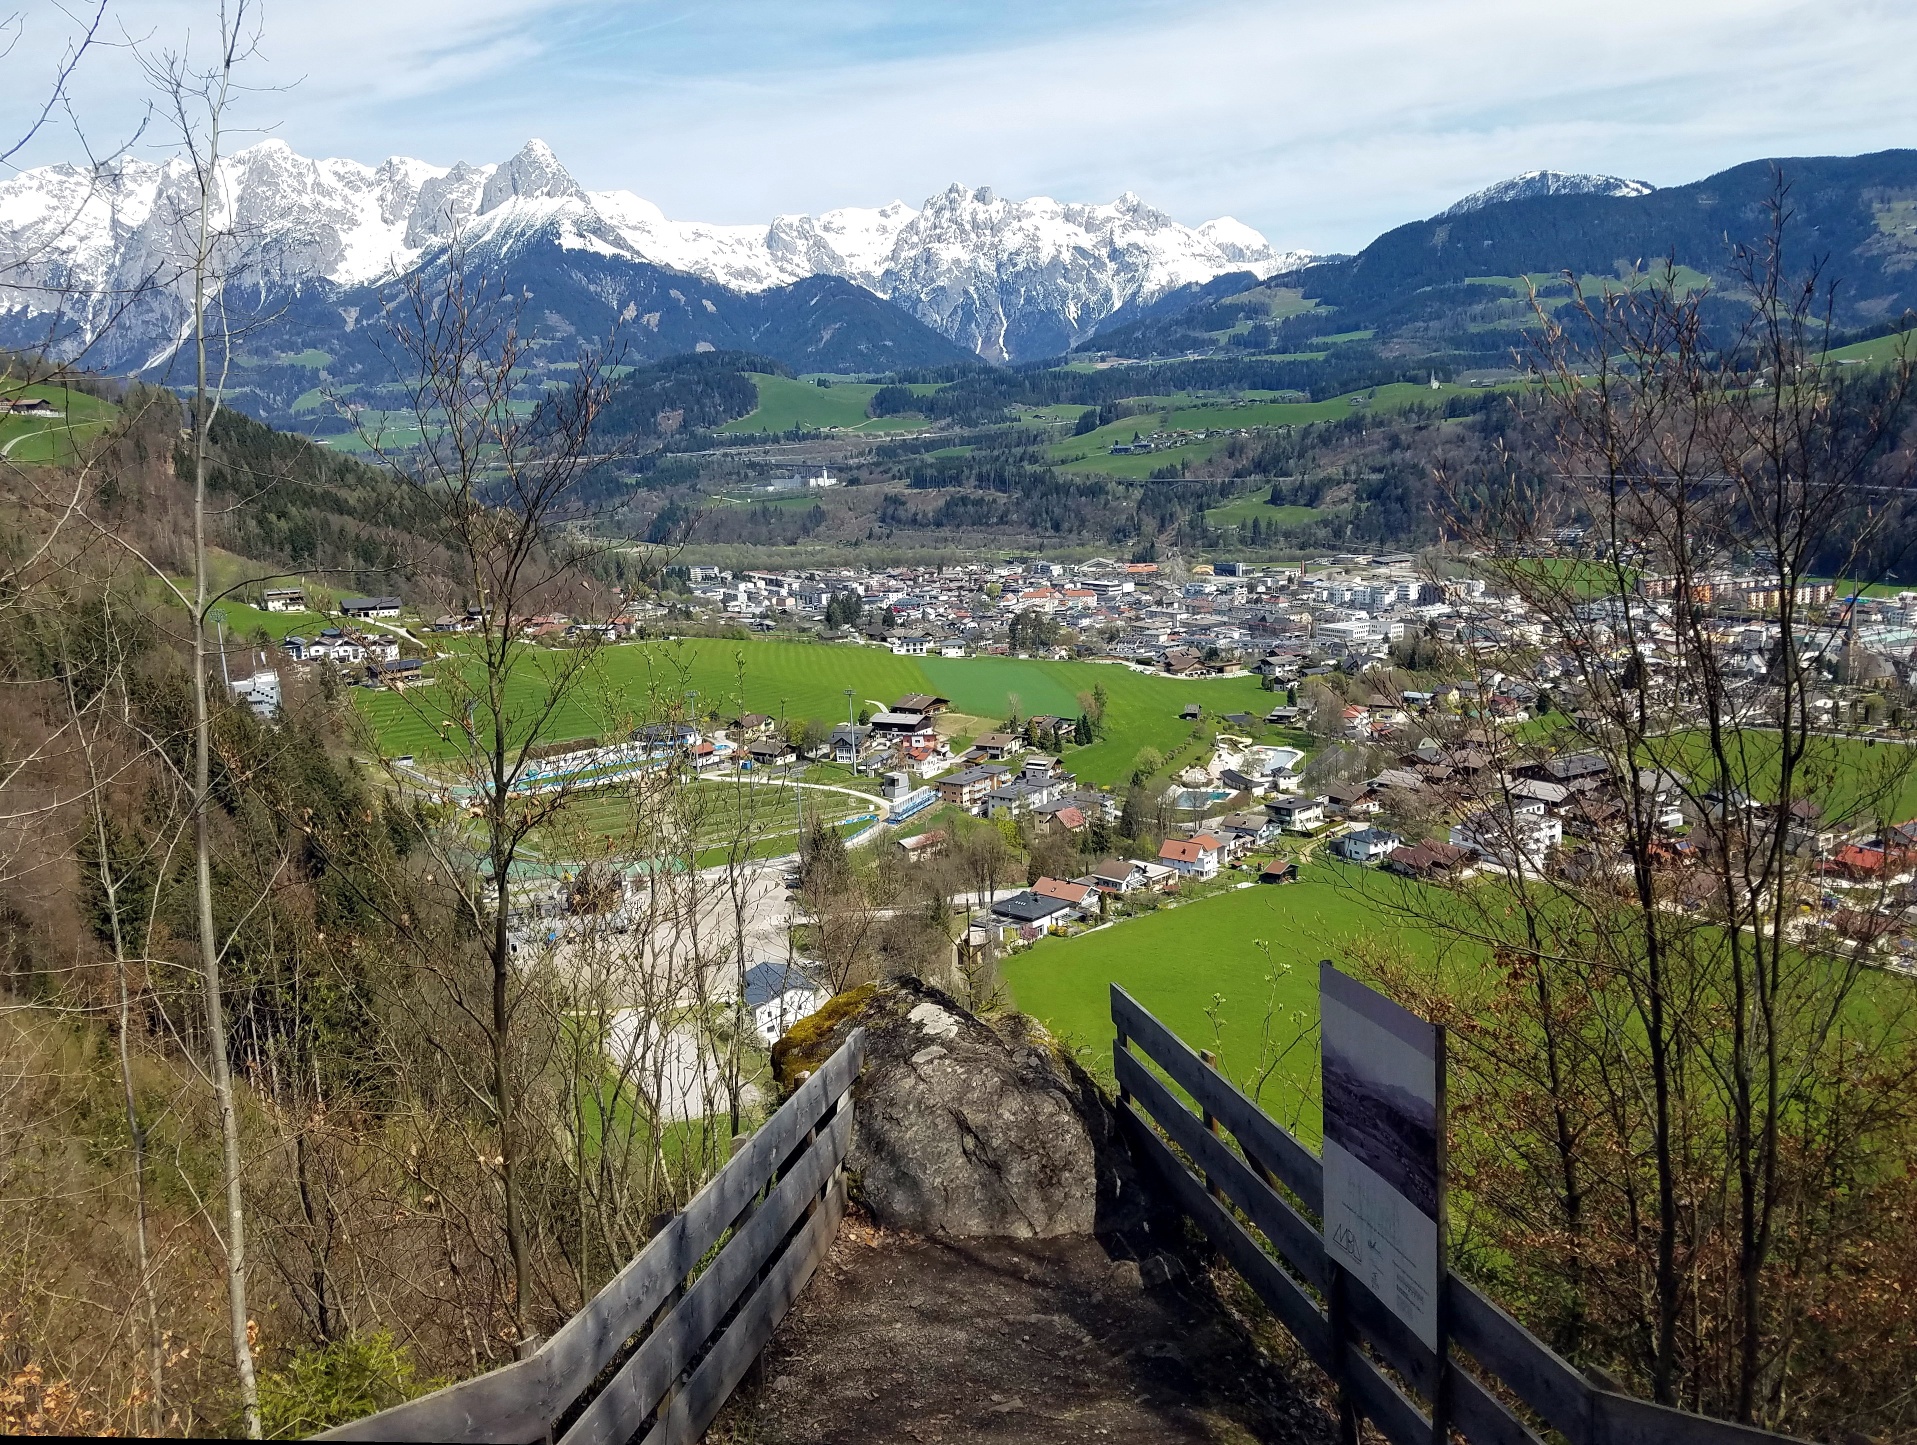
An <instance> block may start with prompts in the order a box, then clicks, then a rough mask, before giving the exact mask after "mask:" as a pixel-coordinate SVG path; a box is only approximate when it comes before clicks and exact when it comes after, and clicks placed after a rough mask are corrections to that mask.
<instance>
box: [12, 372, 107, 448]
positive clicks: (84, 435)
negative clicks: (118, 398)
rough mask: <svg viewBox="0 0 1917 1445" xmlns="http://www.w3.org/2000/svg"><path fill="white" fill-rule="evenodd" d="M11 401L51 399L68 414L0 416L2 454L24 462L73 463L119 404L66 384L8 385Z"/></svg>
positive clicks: (46, 400)
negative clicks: (73, 388)
mask: <svg viewBox="0 0 1917 1445" xmlns="http://www.w3.org/2000/svg"><path fill="white" fill-rule="evenodd" d="M4 395H5V397H6V399H7V400H8V401H45V402H51V403H52V404H53V405H54V406H55V407H57V408H58V409H59V410H60V411H62V412H64V413H65V415H64V416H57V417H36V416H9V417H4V418H0V455H3V456H4V457H5V459H6V460H7V461H10V462H20V463H23V464H39V465H45V464H47V463H55V464H58V465H61V466H67V465H71V464H72V463H73V462H75V461H77V460H78V459H79V457H80V453H81V449H82V447H83V446H84V445H85V444H86V443H87V442H89V441H91V440H93V439H94V438H95V437H97V436H99V435H100V434H101V433H102V432H104V431H105V430H106V429H107V428H108V427H109V426H110V425H112V422H113V418H114V417H115V416H117V415H118V414H119V408H117V407H115V406H114V405H113V403H112V402H108V401H101V400H100V398H98V397H97V396H88V395H87V394H86V393H85V392H83V391H70V390H68V389H67V388H66V387H64V386H23V387H20V388H19V389H18V390H15V389H14V388H12V387H8V388H7V389H6V390H5V392H4Z"/></svg>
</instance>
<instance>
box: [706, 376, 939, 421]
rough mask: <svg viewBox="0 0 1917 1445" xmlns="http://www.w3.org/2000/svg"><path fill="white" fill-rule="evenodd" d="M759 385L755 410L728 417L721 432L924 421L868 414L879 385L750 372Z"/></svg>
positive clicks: (754, 383) (755, 384)
mask: <svg viewBox="0 0 1917 1445" xmlns="http://www.w3.org/2000/svg"><path fill="white" fill-rule="evenodd" d="M747 374H748V375H749V376H751V378H752V384H753V385H754V386H756V387H757V388H758V389H759V405H758V407H757V409H756V410H754V411H752V412H751V413H749V414H748V415H746V416H742V417H740V418H739V419H738V420H736V421H729V422H727V423H726V424H725V425H724V426H722V427H720V428H719V430H720V431H722V432H782V431H790V430H791V429H792V428H793V427H795V426H802V427H807V428H810V429H813V430H823V429H824V428H826V427H842V428H844V429H845V430H847V431H863V432H885V431H917V430H918V429H919V428H920V427H922V426H924V425H925V419H924V418H923V417H919V416H882V417H869V416H867V415H866V414H865V409H866V407H867V406H869V405H870V404H871V401H872V394H873V393H874V392H875V391H877V390H878V387H876V386H871V385H865V384H862V383H858V382H837V383H834V384H833V385H831V386H819V385H817V384H815V383H813V382H810V381H796V380H794V379H793V378H792V377H789V376H767V375H765V374H763V373H761V372H756V371H754V372H749V373H747Z"/></svg>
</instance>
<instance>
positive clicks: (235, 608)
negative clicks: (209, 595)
mask: <svg viewBox="0 0 1917 1445" xmlns="http://www.w3.org/2000/svg"><path fill="white" fill-rule="evenodd" d="M307 595H308V596H311V595H312V593H311V590H310V589H309V591H308V593H307ZM349 595H350V594H349ZM219 610H220V611H221V612H224V613H225V614H226V636H227V640H228V641H229V642H230V641H232V640H233V639H234V638H248V637H251V636H253V635H254V633H256V632H260V631H264V632H265V633H266V635H267V636H268V637H270V638H272V639H273V640H274V641H275V642H279V641H282V640H283V639H285V638H288V637H291V636H292V635H293V634H294V633H298V634H299V635H300V636H301V637H311V636H312V635H313V634H314V633H316V632H318V631H319V630H320V629H321V628H324V627H338V626H340V625H341V623H342V619H341V618H339V617H337V616H330V617H329V616H328V615H326V614H325V613H323V612H268V611H265V610H264V609H263V608H259V607H254V606H251V605H250V604H248V603H245V602H222V603H220V604H219ZM356 625H357V624H356Z"/></svg>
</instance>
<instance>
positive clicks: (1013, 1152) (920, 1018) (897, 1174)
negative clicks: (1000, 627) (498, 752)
mask: <svg viewBox="0 0 1917 1445" xmlns="http://www.w3.org/2000/svg"><path fill="white" fill-rule="evenodd" d="M858 1027H863V1028H864V1029H865V1031H866V1062H865V1072H864V1074H863V1075H862V1076H861V1077H860V1079H859V1082H858V1084H857V1085H856V1086H855V1088H854V1090H853V1110H854V1113H853V1130H852V1146H851V1150H850V1153H849V1154H848V1156H847V1160H846V1163H847V1167H848V1169H849V1170H850V1172H851V1175H852V1179H853V1187H854V1191H855V1193H856V1195H857V1196H858V1197H859V1198H860V1199H861V1200H862V1202H863V1203H864V1205H865V1207H866V1208H867V1209H868V1210H870V1211H871V1213H872V1215H873V1217H874V1218H875V1219H876V1220H877V1221H878V1222H879V1223H880V1224H882V1225H885V1226H887V1227H890V1228H894V1229H902V1230H908V1231H911V1232H913V1233H918V1234H930V1235H939V1236H943V1237H946V1238H976V1237H1001V1238H1015V1239H1033V1238H1050V1237H1055V1236H1060V1235H1075V1234H1092V1233H1106V1232H1110V1231H1113V1230H1117V1229H1123V1228H1129V1227H1131V1226H1133V1225H1136V1224H1137V1223H1139V1222H1140V1221H1141V1220H1142V1219H1143V1217H1144V1215H1145V1213H1146V1208H1145V1200H1144V1197H1143V1194H1142V1192H1141V1189H1140V1185H1139V1182H1138V1178H1137V1175H1136V1174H1135V1173H1134V1171H1133V1169H1132V1166H1131V1163H1130V1160H1129V1159H1128V1158H1127V1157H1126V1154H1125V1151H1124V1146H1123V1144H1122V1142H1121V1141H1120V1140H1119V1137H1118V1132H1117V1121H1116V1119H1115V1118H1114V1116H1113V1114H1112V1111H1111V1108H1110V1106H1109V1105H1108V1104H1107V1103H1106V1102H1105V1099H1104V1097H1103V1096H1102V1095H1101V1094H1100V1092H1099V1090H1098V1086H1097V1085H1096V1084H1095V1083H1094V1082H1093V1081H1092V1079H1091V1078H1090V1076H1089V1075H1087V1074H1086V1073H1085V1071H1084V1070H1083V1069H1082V1068H1080V1067H1079V1066H1078V1064H1077V1063H1076V1062H1074V1061H1073V1060H1072V1059H1071V1058H1070V1057H1069V1056H1068V1055H1067V1054H1066V1053H1065V1052H1064V1051H1063V1050H1062V1049H1061V1048H1060V1047H1059V1045H1058V1043H1057V1042H1056V1041H1055V1040H1054V1039H1052V1038H1051V1036H1050V1035H1049V1034H1047V1033H1046V1032H1045V1031H1044V1029H1043V1028H1042V1027H1040V1026H1039V1025H1038V1024H1037V1023H1036V1022H1034V1021H1033V1020H1030V1019H1027V1018H1025V1017H1023V1016H1022V1015H1011V1016H1008V1017H1006V1018H1003V1019H1000V1020H997V1021H996V1022H995V1023H992V1024H988V1023H986V1022H985V1021H984V1020H981V1019H979V1018H977V1017H975V1016H974V1015H972V1014H971V1013H969V1012H967V1011H966V1009H965V1008H964V1007H963V1006H962V1005H960V1004H959V1003H958V1001H957V1000H955V999H953V998H952V997H951V996H950V995H948V994H946V993H943V992H941V991H940V990H938V989H936V988H932V987H929V986H927V985H925V984H921V983H919V982H917V981H916V980H912V979H900V980H894V981H891V982H888V983H885V984H878V985H866V986H865V987H863V988H858V989H853V990H852V991H850V992H849V993H845V994H841V995H839V997H837V998H835V999H833V1000H832V1001H831V1003H829V1004H828V1005H827V1006H826V1007H825V1008H824V1009H822V1010H821V1011H820V1012H819V1013H817V1014H814V1015H813V1016H812V1017H811V1018H809V1019H806V1020H803V1021H801V1022H800V1023H799V1024H798V1025H797V1026H796V1027H794V1029H793V1030H792V1031H791V1032H790V1033H789V1034H787V1035H786V1037H785V1038H784V1039H782V1040H780V1042H779V1044H778V1045H777V1046H776V1047H775V1048H774V1049H773V1054H772V1058H773V1066H774V1069H775V1070H776V1072H777V1074H778V1077H779V1081H780V1083H781V1084H782V1085H784V1086H785V1087H787V1088H791V1087H794V1086H795V1085H796V1084H797V1083H798V1082H799V1081H800V1080H801V1079H802V1078H803V1077H804V1076H805V1075H807V1074H808V1073H810V1072H811V1071H812V1070H813V1069H815V1068H817V1067H818V1066H819V1065H820V1064H821V1063H823V1062H824V1061H825V1060H826V1059H827V1058H829V1057H830V1056H831V1054H832V1052H833V1051H834V1050H835V1049H837V1048H838V1046H839V1045H840V1044H841V1043H843V1042H844V1040H845V1039H846V1037H847V1036H848V1035H849V1034H850V1033H851V1031H852V1030H853V1029H854V1028H858Z"/></svg>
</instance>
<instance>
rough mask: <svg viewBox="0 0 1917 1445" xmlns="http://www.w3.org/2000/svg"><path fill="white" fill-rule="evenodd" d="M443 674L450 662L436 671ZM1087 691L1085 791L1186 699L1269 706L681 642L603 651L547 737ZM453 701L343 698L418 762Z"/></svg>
mask: <svg viewBox="0 0 1917 1445" xmlns="http://www.w3.org/2000/svg"><path fill="white" fill-rule="evenodd" d="M563 658H564V654H560V653H540V652H533V653H529V654H528V661H527V674H526V681H525V682H523V683H522V684H521V685H520V686H519V687H518V689H517V691H518V695H519V697H520V698H521V699H523V700H524V702H525V703H526V704H527V705H530V704H531V703H532V702H533V700H534V698H535V697H536V696H537V695H538V693H539V688H538V686H537V685H536V683H534V682H533V681H532V678H533V674H534V672H535V670H536V669H540V668H547V667H551V666H554V665H555V664H556V663H558V662H560V661H562V660H563ZM450 665H452V664H451V660H450V659H447V660H444V661H441V662H440V663H439V664H437V666H439V667H442V668H444V667H447V666H450ZM1099 686H1102V687H1104V689H1105V692H1106V694H1107V697H1108V698H1109V703H1108V706H1107V711H1106V735H1105V737H1104V738H1103V739H1101V740H1100V741H1098V742H1095V743H1093V744H1092V745H1091V746H1089V747H1083V748H1074V749H1072V750H1071V751H1070V752H1068V753H1067V755H1066V764H1067V766H1068V767H1070V768H1071V770H1072V771H1073V772H1074V773H1076V774H1077V775H1078V776H1079V777H1080V778H1081V779H1083V780H1085V781H1086V782H1090V783H1117V782H1122V781H1124V780H1125V779H1126V778H1128V777H1129V776H1130V774H1131V769H1132V763H1133V760H1134V759H1135V758H1136V757H1137V756H1138V752H1139V750H1140V749H1141V748H1144V747H1147V746H1150V747H1155V748H1157V749H1158V750H1159V751H1160V752H1163V753H1170V752H1171V751H1173V750H1174V749H1175V748H1177V747H1178V746H1180V745H1181V744H1182V743H1184V742H1186V741H1187V740H1188V739H1189V737H1190V734H1191V728H1192V725H1191V724H1190V723H1188V722H1184V721H1181V720H1180V718H1179V713H1180V711H1181V710H1182V709H1183V708H1184V707H1185V706H1186V705H1187V704H1188V703H1197V704H1199V705H1200V706H1201V707H1202V708H1204V709H1205V711H1206V713H1207V714H1208V715H1215V714H1223V713H1229V712H1241V711H1242V712H1250V713H1252V714H1254V715H1258V716H1262V715H1263V714H1264V713H1265V712H1266V711H1267V710H1268V709H1269V708H1270V706H1271V704H1272V696H1271V694H1270V693H1268V692H1265V691H1264V689H1263V687H1262V686H1261V684H1260V682H1259V679H1257V678H1256V677H1235V678H1201V679H1194V680H1180V679H1177V678H1171V677H1165V676H1161V675H1157V674H1147V673H1139V672H1134V671H1133V670H1132V669H1130V668H1128V667H1116V666H1112V665H1110V664H1105V663H1093V662H1051V661H1039V660H1035V659H1030V658H997V657H983V658H939V657H925V658H918V657H895V656H893V655H892V654H891V653H890V652H886V651H882V650H880V649H879V648H876V647H860V646H854V645H842V644H830V643H813V642H787V641H775V640H771V639H762V638H753V639H750V640H745V641H732V640H728V639H722V638H688V639H684V640H682V641H674V642H643V643H628V644H623V645H619V646H612V647H605V648H602V649H601V650H600V652H599V654H598V657H597V658H596V659H595V662H594V666H593V672H592V675H591V676H590V677H589V678H588V679H587V681H586V682H585V683H584V684H583V685H582V686H581V687H580V688H579V689H578V692H577V694H576V696H574V697H573V698H571V699H570V700H569V701H568V702H567V704H566V705H565V706H564V708H562V710H561V711H560V714H559V716H558V717H557V718H556V719H555V723H554V726H553V727H552V728H551V729H549V730H548V734H549V736H550V737H552V738H553V739H554V740H555V741H556V740H559V739H563V738H582V737H610V736H613V735H615V734H617V733H618V731H619V729H620V728H621V727H624V728H626V729H627V730H629V729H630V728H631V727H632V726H633V725H634V723H635V722H638V721H643V720H644V719H645V717H646V716H647V715H648V714H655V715H656V713H657V712H658V711H660V710H661V709H662V708H663V707H664V706H665V705H667V704H676V703H680V702H682V701H684V700H685V699H686V697H687V696H688V694H691V693H697V699H696V701H695V703H694V706H695V707H696V710H697V711H698V712H699V713H700V714H701V715H703V714H705V713H707V712H710V711H713V710H716V711H718V712H719V713H720V714H722V715H726V714H732V713H736V712H738V711H740V710H741V708H743V709H744V710H746V711H750V712H762V713H767V714H769V715H770V716H772V717H775V718H777V717H781V716H784V717H786V718H818V719H820V720H821V721H823V722H826V723H835V722H843V721H844V720H845V716H846V702H847V700H846V696H845V690H846V689H847V688H850V689H851V690H852V694H853V695H852V699H851V705H852V708H853V709H854V710H855V711H856V710H857V709H859V708H862V707H886V706H890V705H891V704H892V703H893V702H894V701H896V700H897V699H898V698H900V697H901V696H903V695H904V694H906V693H909V692H929V693H934V694H937V695H939V696H941V697H947V698H950V699H951V700H952V706H953V709H954V710H955V711H957V712H961V713H966V714H969V715H971V716H974V717H979V718H986V719H991V720H997V719H1000V718H1003V717H1005V716H1007V715H1008V714H1009V713H1010V711H1011V709H1012V703H1011V698H1012V696H1013V695H1014V694H1016V695H1017V699H1018V710H1019V713H1020V715H1021V716H1025V717H1030V716H1032V715H1034V714H1037V713H1051V714H1055V715H1057V716H1061V717H1076V716H1077V715H1078V713H1079V711H1080V709H1079V703H1078V694H1079V693H1080V692H1090V691H1091V690H1092V689H1094V688H1096V687H1099ZM452 691H453V690H452V689H448V688H441V687H435V686H432V685H428V686H425V687H420V688H416V689H414V690H412V691H410V692H407V693H386V692H366V691H356V692H355V700H356V701H357V702H358V703H359V705H360V707H361V709H362V710H363V712H364V714H365V716H366V717H367V719H368V720H369V721H370V722H371V723H372V725H373V728H374V731H375V735H376V737H377V739H378V742H379V746H380V748H381V750H382V751H383V752H385V753H387V754H388V755H397V754H403V753H411V754H413V755H414V756H416V757H418V758H421V759H422V760H423V759H428V758H432V757H434V756H443V755H444V754H445V753H446V751H447V747H446V744H445V743H444V742H443V741H442V739H441V737H440V724H441V723H442V722H443V721H445V720H446V718H447V713H446V710H447V709H448V708H450V707H453V706H454V705H455V704H454V701H453V699H452V697H451V693H452Z"/></svg>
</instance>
